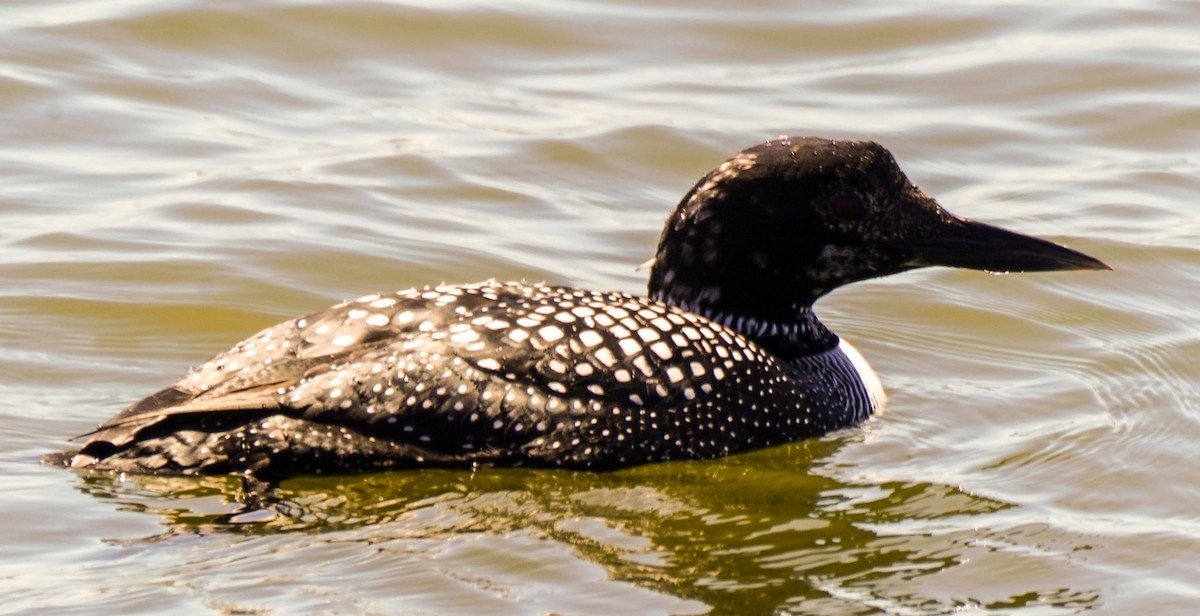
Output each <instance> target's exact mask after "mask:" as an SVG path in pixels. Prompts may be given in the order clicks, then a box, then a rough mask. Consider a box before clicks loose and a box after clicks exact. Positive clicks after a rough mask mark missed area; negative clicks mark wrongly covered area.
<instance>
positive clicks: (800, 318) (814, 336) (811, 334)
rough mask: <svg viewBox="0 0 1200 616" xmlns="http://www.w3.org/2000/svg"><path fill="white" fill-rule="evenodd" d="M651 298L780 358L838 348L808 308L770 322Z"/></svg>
mask: <svg viewBox="0 0 1200 616" xmlns="http://www.w3.org/2000/svg"><path fill="white" fill-rule="evenodd" d="M651 298H652V299H655V300H658V301H661V302H663V303H665V304H667V305H670V306H674V307H676V308H679V309H680V310H685V311H687V312H691V313H693V314H698V315H700V316H702V317H704V318H706V319H709V320H710V321H714V322H717V323H720V324H721V325H724V326H725V327H728V328H730V329H732V330H734V331H736V332H738V333H739V334H741V335H743V336H745V337H746V338H749V339H750V340H753V341H754V342H755V343H756V344H758V345H759V346H760V347H762V348H764V349H765V350H767V351H770V352H771V353H773V354H774V355H775V356H777V357H780V358H781V359H795V358H798V357H804V356H808V355H816V354H818V353H823V352H825V351H828V350H830V349H832V348H834V347H836V346H837V345H838V342H839V339H838V337H837V334H834V333H833V332H831V331H829V328H827V327H825V324H824V323H822V322H821V320H820V319H818V318H817V315H816V313H814V312H813V310H812V306H802V307H800V308H799V309H798V310H796V311H795V312H794V313H793V314H792V315H791V316H790V317H789V318H787V319H770V318H764V317H759V316H756V315H755V314H752V313H747V312H735V311H724V310H721V309H720V308H719V307H714V306H709V305H704V304H700V303H695V302H687V301H679V300H676V299H674V298H672V297H671V295H670V294H668V293H664V292H654V293H651Z"/></svg>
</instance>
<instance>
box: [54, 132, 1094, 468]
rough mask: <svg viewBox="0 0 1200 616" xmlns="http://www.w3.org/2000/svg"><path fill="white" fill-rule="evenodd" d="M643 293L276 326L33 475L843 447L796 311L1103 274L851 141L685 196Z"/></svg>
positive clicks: (355, 306)
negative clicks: (915, 290)
mask: <svg viewBox="0 0 1200 616" xmlns="http://www.w3.org/2000/svg"><path fill="white" fill-rule="evenodd" d="M645 265H646V266H648V267H649V268H650V273H649V284H648V291H649V293H648V296H639V295H635V294H632V293H622V292H612V291H592V290H587V289H579V288H572V287H549V286H546V285H541V284H530V283H527V282H524V281H519V282H505V283H501V282H496V281H487V282H482V283H478V284H464V285H441V286H435V287H425V288H423V289H408V290H405V291H399V292H395V293H384V294H371V295H364V296H362V297H359V298H358V299H355V300H350V301H345V302H342V303H340V304H337V305H335V306H332V307H330V308H327V309H324V310H319V311H317V312H313V313H311V314H309V315H307V316H303V317H298V318H295V319H291V320H289V321H284V322H283V323H279V324H278V325H275V326H273V327H269V328H267V329H264V330H262V331H261V332H258V333H257V334H255V335H253V336H251V337H250V338H247V339H245V340H243V341H242V342H240V343H238V344H236V345H234V346H233V347H232V348H230V349H229V350H227V351H225V352H223V353H220V354H218V355H217V356H215V357H213V358H212V359H211V360H209V361H208V362H206V363H204V364H202V365H200V366H198V367H196V368H194V369H192V370H190V371H189V372H188V373H187V374H186V375H184V376H183V377H182V378H180V379H179V380H177V381H176V382H175V383H173V384H171V385H168V386H166V387H165V388H164V389H162V390H160V391H159V392H158V393H155V394H151V395H150V396H148V397H146V398H143V399H142V400H141V401H139V402H135V403H134V404H132V405H130V406H129V407H127V408H126V409H125V410H123V411H120V412H119V413H117V414H116V415H115V416H113V417H112V418H111V419H109V420H108V421H107V422H105V423H104V424H102V425H100V426H99V427H98V428H97V429H96V431H94V432H93V433H90V434H89V435H88V436H87V441H86V442H85V443H84V444H83V447H82V448H81V449H80V450H79V451H76V452H67V453H64V454H60V455H51V456H48V457H47V458H46V459H47V461H50V462H54V463H57V464H63V465H66V466H70V467H74V468H87V469H94V470H103V471H110V472H130V473H153V474H184V475H198V474H213V473H250V474H255V475H258V476H260V477H272V476H287V475H294V474H300V473H328V472H345V471H361V470H379V469H389V468H404V467H414V466H429V465H442V466H453V465H458V466H477V465H504V466H520V465H530V466H558V467H571V468H585V469H608V468H616V467H622V466H631V465H634V464H642V463H647V462H658V461H663V460H676V459H682V458H691V459H697V458H715V457H719V456H725V455H730V454H734V453H738V452H741V451H748V450H751V449H757V448H760V447H767V446H771V445H777V444H780V443H786V442H788V441H793V440H796V439H800V438H805V437H809V436H817V435H821V434H825V433H827V432H830V431H832V430H837V429H841V428H846V427H848V426H852V425H854V424H856V423H858V422H861V421H863V420H865V419H866V418H867V417H869V416H871V414H873V413H876V412H878V411H879V410H880V409H881V408H882V407H883V404H884V400H885V395H884V392H883V390H882V388H881V386H880V384H879V380H878V378H877V377H876V376H875V373H874V372H873V371H872V370H871V368H870V366H869V364H868V363H867V362H866V360H864V359H863V358H862V356H861V355H860V354H859V353H858V352H857V351H855V350H854V348H853V347H852V346H851V345H850V344H849V343H847V341H845V340H842V339H841V338H839V337H838V336H837V335H836V334H834V333H833V332H831V331H830V330H829V329H828V328H826V327H825V326H824V324H822V323H821V321H820V319H818V318H817V315H816V313H815V312H814V310H813V304H814V303H815V302H817V301H818V300H819V299H820V298H821V297H823V296H824V295H826V294H828V293H830V292H832V291H834V290H835V289H838V288H840V287H842V286H845V285H847V284H851V283H854V282H857V281H860V280H868V279H871V278H878V277H880V276H886V275H889V274H896V273H899V272H903V271H905V270H910V269H913V268H916V267H924V266H927V265H948V266H953V267H968V268H976V269H984V270H992V271H1046V270H1061V269H1106V268H1107V266H1105V265H1104V264H1103V263H1101V262H1100V261H1097V260H1096V259H1093V258H1091V257H1088V256H1086V255H1084V254H1082V253H1079V252H1076V251H1073V250H1071V249H1068V248H1064V247H1062V246H1058V245H1057V244H1053V243H1051V242H1047V241H1045V240H1040V239H1037V238H1033V237H1029V236H1025V235H1021V234H1018V233H1013V232H1011V231H1005V230H1002V229H998V228H996V227H992V226H989V225H985V224H982V223H977V222H972V221H968V220H966V219H963V218H959V217H956V216H954V215H952V214H950V213H949V212H947V211H946V210H944V209H942V208H941V207H940V206H939V205H938V204H937V202H936V201H934V200H933V199H932V198H930V197H927V196H926V195H925V194H924V193H922V192H921V191H920V190H919V189H917V187H916V186H914V185H913V184H912V183H911V182H909V180H908V177H907V176H905V174H904V173H903V172H902V171H901V170H900V167H899V165H897V164H896V161H895V159H894V158H893V157H892V155H891V153H890V152H888V151H887V149H886V148H884V147H883V146H881V145H879V144H877V143H874V142H870V141H838V140H831V139H820V138H816V137H782V138H779V139H772V140H771V141H768V142H766V143H761V144H758V145H756V146H753V147H750V148H747V149H745V150H743V151H741V152H739V153H738V154H737V155H735V156H734V157H732V158H730V159H729V160H727V161H725V162H724V163H723V164H721V165H719V166H717V167H716V168H715V169H713V170H712V171H711V172H709V173H708V174H706V175H705V176H704V177H702V178H700V180H699V181H697V182H696V184H695V185H694V186H693V187H692V189H691V190H690V191H688V193H687V194H685V195H684V197H683V199H682V200H681V201H680V202H679V203H678V205H676V207H675V209H674V211H673V212H672V213H671V214H670V216H669V217H668V218H667V221H666V224H665V225H664V228H663V232H662V235H661V236H660V238H659V243H658V248H657V249H656V251H655V253H654V257H653V258H652V259H650V260H649V261H647V262H646V264H645Z"/></svg>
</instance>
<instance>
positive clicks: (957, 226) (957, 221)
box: [897, 216, 1112, 273]
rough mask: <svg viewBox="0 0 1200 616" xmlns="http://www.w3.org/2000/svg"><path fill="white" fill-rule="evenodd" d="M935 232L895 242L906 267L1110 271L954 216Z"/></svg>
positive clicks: (1075, 254) (1073, 253) (1074, 253)
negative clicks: (905, 257)
mask: <svg viewBox="0 0 1200 616" xmlns="http://www.w3.org/2000/svg"><path fill="white" fill-rule="evenodd" d="M939 231H940V233H939V234H937V235H933V236H930V237H923V238H918V239H909V240H902V241H900V242H897V247H898V248H900V249H902V250H905V251H907V252H908V253H909V254H910V255H911V257H910V260H909V262H908V264H909V265H911V266H912V267H926V266H932V265H941V266H945V267H960V268H965V269H974V270H985V271H989V272H996V273H1006V272H1053V271H1062V270H1109V269H1112V268H1111V267H1109V266H1108V265H1107V264H1105V263H1104V262H1103V261H1100V260H1099V259H1096V258H1094V257H1091V256H1088V255H1085V254H1083V253H1082V252H1079V251H1078V250H1073V249H1071V248H1067V247H1066V246H1063V245H1061V244H1055V243H1054V242H1050V241H1047V240H1044V239H1041V238H1038V237H1033V236H1031V235H1025V234H1023V233H1016V232H1014V231H1009V230H1007V229H1002V228H1000V227H996V226H993V225H989V224H986V223H982V222H978V221H974V220H970V219H967V218H962V217H958V216H951V217H950V218H949V219H948V220H946V221H945V224H944V226H943V227H942V228H941V229H939Z"/></svg>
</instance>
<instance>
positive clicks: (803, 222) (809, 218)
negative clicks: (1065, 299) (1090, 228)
mask: <svg viewBox="0 0 1200 616" xmlns="http://www.w3.org/2000/svg"><path fill="white" fill-rule="evenodd" d="M930 265H945V266H950V267H964V268H970V269H979V270H989V271H995V272H1009V271H1052V270H1071V269H1108V266H1107V265H1105V264H1104V263H1101V262H1100V261H1098V260H1096V259H1093V258H1092V257H1089V256H1087V255H1085V254H1082V253H1080V252H1076V251H1074V250H1071V249H1069V248H1065V247H1063V246H1059V245H1058V244H1054V243H1051V242H1048V241H1045V240H1041V239H1038V238H1035V237H1030V236H1027V235H1021V234H1018V233H1013V232H1011V231H1005V230H1003V229H1000V228H997V227H993V226H990V225H986V224H983V223H979V222H974V221H971V220H967V219H965V218H961V217H958V216H955V215H953V214H951V213H949V212H947V211H946V210H944V209H942V207H941V206H939V205H938V204H937V202H936V201H934V200H933V199H932V198H930V197H928V196H926V195H925V194H924V193H922V192H921V191H920V190H919V189H917V187H916V186H913V185H912V183H910V182H909V181H908V178H907V177H905V175H904V173H903V172H902V171H900V167H899V166H898V165H897V164H896V161H895V159H894V158H892V155H891V153H890V152H888V151H887V149H885V148H884V147H883V146H881V145H879V144H877V143H874V142H870V141H834V140H829V139H819V138H813V137H803V138H800V137H781V138H779V139H775V140H772V141H768V142H766V143H763V144H760V145H757V146H754V147H752V148H749V149H747V150H743V151H742V152H740V153H739V154H738V155H737V156H734V157H733V158H731V159H729V160H728V161H726V162H724V163H723V164H721V166H719V167H717V168H716V169H715V170H713V171H712V172H710V173H709V174H708V175H706V176H705V177H704V178H702V179H701V180H700V181H699V182H697V183H696V185H695V186H694V187H693V188H692V190H691V191H689V192H688V193H687V194H686V195H684V197H683V200H682V201H681V202H680V203H679V206H678V207H677V208H676V209H675V211H674V212H673V213H672V214H671V216H670V218H668V219H667V224H666V227H665V228H664V230H663V234H662V238H661V239H660V240H659V244H658V252H657V253H656V255H655V258H654V266H653V269H652V270H651V274H650V294H651V296H652V297H654V298H656V299H659V300H662V301H665V302H667V303H670V304H674V305H678V306H682V307H685V308H687V309H689V310H693V311H697V312H701V313H704V314H709V315H746V316H748V317H750V318H753V319H757V320H761V321H774V322H787V321H789V320H791V319H793V318H795V317H796V315H797V314H798V313H801V312H804V311H807V309H808V308H809V307H811V306H812V304H813V302H814V301H816V300H817V299H818V298H820V297H821V296H822V295H824V294H826V293H828V292H829V291H832V290H833V289H836V288H837V287H839V286H842V285H845V284H849V283H851V282H856V281H859V280H866V279H869V278H876V277H879V276H886V275H888V274H895V273H898V272H903V271H906V270H910V269H915V268H918V267H925V266H930Z"/></svg>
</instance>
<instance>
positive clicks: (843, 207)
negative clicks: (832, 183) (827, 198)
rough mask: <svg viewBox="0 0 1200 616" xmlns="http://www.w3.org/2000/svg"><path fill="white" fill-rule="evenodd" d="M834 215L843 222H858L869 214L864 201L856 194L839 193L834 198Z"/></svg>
mask: <svg viewBox="0 0 1200 616" xmlns="http://www.w3.org/2000/svg"><path fill="white" fill-rule="evenodd" d="M832 205H833V215H834V216H837V217H838V220H841V221H843V222H857V221H859V220H862V218H863V216H865V215H866V214H867V209H866V208H864V207H863V204H862V201H860V200H859V199H858V197H856V196H854V195H848V194H846V193H839V194H838V195H837V196H836V197H834V198H833V203H832Z"/></svg>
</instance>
